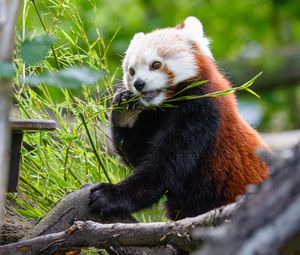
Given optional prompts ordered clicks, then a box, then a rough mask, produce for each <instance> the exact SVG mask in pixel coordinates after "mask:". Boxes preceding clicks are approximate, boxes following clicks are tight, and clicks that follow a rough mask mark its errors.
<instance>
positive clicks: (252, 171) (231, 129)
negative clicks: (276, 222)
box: [196, 49, 269, 203]
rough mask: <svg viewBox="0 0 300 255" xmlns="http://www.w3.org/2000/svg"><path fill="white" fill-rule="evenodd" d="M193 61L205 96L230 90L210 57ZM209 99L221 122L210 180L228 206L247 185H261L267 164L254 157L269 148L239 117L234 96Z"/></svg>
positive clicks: (198, 55)
mask: <svg viewBox="0 0 300 255" xmlns="http://www.w3.org/2000/svg"><path fill="white" fill-rule="evenodd" d="M197 52H199V49H197ZM196 61H197V65H198V67H199V74H200V77H201V80H207V81H208V83H207V84H206V85H204V86H206V90H207V92H208V93H210V92H215V91H222V90H226V89H229V88H231V84H230V83H229V81H228V80H226V79H225V78H224V77H223V75H222V74H221V73H220V72H219V71H218V69H217V67H216V65H215V64H214V62H213V61H212V60H211V59H210V58H209V57H207V56H203V55H201V54H196ZM212 100H215V102H216V105H217V109H218V111H219V113H220V117H221V123H220V128H219V131H218V134H217V138H216V144H215V147H214V152H213V157H212V162H211V164H212V165H213V168H212V169H214V172H213V173H211V178H212V180H213V181H214V182H215V184H216V186H217V187H219V190H218V192H220V193H222V194H223V195H224V197H225V200H226V201H227V203H231V202H233V201H234V200H235V197H236V196H237V195H239V194H242V193H244V191H245V186H246V185H248V184H251V183H252V184H256V183H260V182H262V181H263V180H265V179H266V178H267V177H268V176H269V171H268V168H267V165H266V164H265V163H264V162H263V161H262V160H261V159H260V158H259V156H258V155H257V154H256V152H257V149H258V148H264V149H266V150H269V148H268V146H267V145H266V144H264V142H263V141H262V140H261V138H260V137H259V135H258V134H257V132H256V131H255V130H254V129H253V128H251V127H250V126H249V125H248V124H247V123H246V122H245V121H244V120H243V119H242V118H241V116H240V115H239V113H238V111H237V105H236V99H235V95H234V94H230V95H227V96H223V97H220V98H212Z"/></svg>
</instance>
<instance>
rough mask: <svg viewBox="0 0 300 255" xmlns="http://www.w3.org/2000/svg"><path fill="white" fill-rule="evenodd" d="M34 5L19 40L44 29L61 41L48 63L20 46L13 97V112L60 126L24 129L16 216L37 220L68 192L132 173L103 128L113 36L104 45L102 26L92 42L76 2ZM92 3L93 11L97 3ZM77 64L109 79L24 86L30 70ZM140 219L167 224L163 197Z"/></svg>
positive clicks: (25, 13) (113, 74)
mask: <svg viewBox="0 0 300 255" xmlns="http://www.w3.org/2000/svg"><path fill="white" fill-rule="evenodd" d="M37 3H38V2H36V3H35V2H34V1H24V6H23V12H22V19H21V21H20V24H19V26H18V30H19V33H18V39H19V42H22V41H24V40H25V39H26V38H27V37H31V36H33V35H41V34H48V35H51V36H54V37H55V38H56V42H55V44H54V45H53V47H52V48H51V49H50V50H49V52H48V54H47V57H46V59H45V60H44V61H42V62H41V63H39V64H36V65H31V66H26V65H25V64H24V63H23V61H22V59H21V57H20V52H19V50H18V49H19V48H17V54H16V59H15V63H16V66H17V69H18V70H17V77H16V85H15V92H14V100H15V103H16V106H17V108H18V109H19V111H17V112H15V113H14V115H15V116H14V117H18V118H29V119H55V120H56V121H57V124H58V128H57V130H56V131H54V132H45V131H41V132H38V133H26V134H25V137H24V145H23V148H22V163H21V169H20V174H21V176H20V183H19V193H18V194H15V195H11V197H12V198H13V199H15V200H16V202H17V204H18V205H19V206H20V208H19V209H18V210H17V213H19V214H22V215H25V216H26V217H30V218H35V219H38V218H41V217H42V216H43V215H44V214H45V213H47V212H48V211H49V210H50V209H51V208H52V206H53V205H54V204H55V203H56V202H57V201H59V200H60V199H61V198H62V197H63V196H64V195H65V194H66V193H68V192H71V191H73V190H75V189H78V188H80V187H81V186H83V185H84V184H86V183H96V182H112V183H116V182H119V181H120V180H123V179H124V178H126V176H128V174H129V173H130V169H128V168H126V167H124V166H123V165H122V164H121V163H120V160H119V158H118V157H116V156H113V155H110V154H109V153H108V146H107V143H106V142H107V139H108V138H107V136H106V134H105V132H104V130H103V128H104V127H107V126H108V125H109V123H108V114H109V109H108V107H107V106H108V105H109V104H110V101H111V98H112V91H113V89H112V84H113V83H115V82H116V81H115V80H116V79H115V77H116V72H117V70H114V71H111V70H110V68H109V65H108V60H107V57H106V54H107V52H108V50H109V44H110V41H108V43H107V44H106V43H105V41H104V40H103V36H102V34H101V32H100V30H98V29H95V33H96V34H97V38H96V39H95V40H93V41H90V40H89V36H88V34H87V32H86V31H85V28H84V22H83V21H82V20H81V18H80V15H79V13H78V12H77V9H76V6H75V5H74V4H71V3H70V2H69V1H51V2H50V1H40V2H39V5H37ZM89 4H90V5H91V9H95V6H94V3H93V1H89ZM28 15H36V20H38V21H39V23H36V24H35V25H34V26H30V27H29V26H27V23H28V19H29V18H28ZM31 19H32V17H31ZM63 20H68V22H67V23H65V22H63ZM19 46H20V45H19ZM78 65H86V66H89V67H92V68H96V69H97V70H99V71H103V72H104V73H105V76H104V78H103V79H102V81H101V82H98V83H96V84H94V85H93V86H92V87H88V86H85V85H83V86H82V89H81V90H80V91H76V90H73V91H72V90H69V89H63V88H56V87H51V86H46V85H39V86H37V87H34V88H32V87H30V86H28V85H26V84H23V83H22V80H24V79H23V78H24V77H25V75H32V74H40V73H42V72H45V71H53V70H58V69H61V68H66V67H72V66H78ZM162 200H163V199H162ZM136 217H137V218H138V220H140V221H143V222H149V221H163V220H164V217H163V214H162V206H161V202H160V203H158V204H157V205H154V206H153V207H152V208H150V209H147V210H144V211H142V212H140V213H137V214H136Z"/></svg>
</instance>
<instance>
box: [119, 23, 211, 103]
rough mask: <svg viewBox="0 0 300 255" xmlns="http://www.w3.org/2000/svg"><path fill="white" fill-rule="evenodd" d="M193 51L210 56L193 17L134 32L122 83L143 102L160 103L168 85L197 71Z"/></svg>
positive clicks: (195, 75) (198, 25)
mask: <svg viewBox="0 0 300 255" xmlns="http://www.w3.org/2000/svg"><path fill="white" fill-rule="evenodd" d="M195 45H196V46H197V47H195ZM196 50H197V52H195V51H196ZM196 54H201V55H205V56H208V57H209V58H213V57H212V54H211V52H210V49H209V40H208V39H207V38H206V37H205V36H204V33H203V28H202V24H201V23H200V21H199V20H198V19H197V18H195V17H188V18H187V19H186V20H185V21H184V22H183V23H181V24H179V25H177V26H176V27H174V28H164V29H158V30H155V31H153V32H151V33H148V34H144V33H137V34H136V35H135V36H134V37H133V39H132V40H131V42H130V45H129V47H128V49H127V51H126V55H125V58H124V60H123V66H122V67H123V82H124V85H125V86H126V87H127V88H128V89H130V90H131V91H132V92H133V93H134V94H136V95H137V96H139V97H140V100H141V102H142V103H143V104H144V105H146V106H150V105H160V104H162V103H163V102H164V101H165V100H166V99H167V98H168V97H169V95H170V93H169V90H170V88H172V87H174V86H176V85H177V84H179V83H181V82H183V81H187V80H190V79H192V78H195V77H197V76H198V75H199V67H198V66H197V62H196V59H195V55H196Z"/></svg>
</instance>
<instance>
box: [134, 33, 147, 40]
mask: <svg viewBox="0 0 300 255" xmlns="http://www.w3.org/2000/svg"><path fill="white" fill-rule="evenodd" d="M144 36H145V34H144V33H143V32H140V33H136V34H135V35H134V36H133V38H132V40H131V41H135V40H137V39H140V38H142V37H144Z"/></svg>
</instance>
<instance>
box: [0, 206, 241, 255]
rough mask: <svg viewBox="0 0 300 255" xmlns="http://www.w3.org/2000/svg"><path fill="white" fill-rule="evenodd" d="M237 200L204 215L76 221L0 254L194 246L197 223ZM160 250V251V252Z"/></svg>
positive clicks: (214, 219) (218, 215)
mask: <svg viewBox="0 0 300 255" xmlns="http://www.w3.org/2000/svg"><path fill="white" fill-rule="evenodd" d="M238 206H239V204H231V205H228V206H225V207H221V208H218V209H216V210H213V211H210V212H208V213H205V214H203V215H200V216H197V217H194V218H186V219H183V220H179V221H175V222H167V223H163V222H158V223H129V224H128V223H114V224H100V223H96V222H93V221H85V222H82V221H77V222H75V223H74V224H73V225H72V226H71V227H69V228H68V229H67V230H66V231H61V232H58V233H54V234H48V235H43V236H39V237H35V238H32V239H29V240H23V241H20V242H18V243H13V244H8V245H3V246H0V254H1V255H2V254H3V255H4V254H16V255H20V254H40V253H42V252H43V253H45V254H51V253H53V252H57V251H64V250H68V249H70V248H83V247H90V246H94V247H97V248H107V247H110V246H113V247H118V246H150V247H151V246H162V245H166V244H176V246H178V247H181V248H183V249H185V250H189V251H191V250H194V249H195V248H196V247H197V246H198V245H199V244H200V243H201V241H200V240H199V239H192V238H191V233H192V232H193V231H194V229H195V228H197V227H200V226H214V225H216V224H219V223H220V222H223V221H224V220H226V219H228V218H229V217H230V216H231V215H232V214H233V213H234V212H235V211H236V209H237V208H238ZM161 254H162V253H161Z"/></svg>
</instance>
